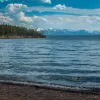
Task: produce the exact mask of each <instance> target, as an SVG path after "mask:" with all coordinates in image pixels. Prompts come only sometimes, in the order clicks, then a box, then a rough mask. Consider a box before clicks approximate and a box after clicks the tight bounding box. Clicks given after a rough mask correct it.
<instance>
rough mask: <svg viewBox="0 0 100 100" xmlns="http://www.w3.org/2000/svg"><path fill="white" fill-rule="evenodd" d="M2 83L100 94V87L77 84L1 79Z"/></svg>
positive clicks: (0, 82)
mask: <svg viewBox="0 0 100 100" xmlns="http://www.w3.org/2000/svg"><path fill="white" fill-rule="evenodd" d="M0 84H4V85H12V86H16V85H17V86H29V87H38V88H43V89H50V90H58V91H66V92H72V93H87V94H96V95H100V88H89V87H77V86H67V85H60V84H52V83H51V84H47V83H42V82H19V81H4V80H0Z"/></svg>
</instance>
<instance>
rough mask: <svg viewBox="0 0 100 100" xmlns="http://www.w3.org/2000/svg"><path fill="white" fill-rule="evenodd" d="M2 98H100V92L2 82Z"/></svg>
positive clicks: (74, 99) (29, 99) (89, 99)
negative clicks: (92, 92) (83, 91)
mask: <svg viewBox="0 0 100 100" xmlns="http://www.w3.org/2000/svg"><path fill="white" fill-rule="evenodd" d="M0 100H100V95H99V94H91V93H82V92H75V91H74V92H72V91H68V90H61V89H55V88H48V87H41V86H35V85H32V84H30V85H28V84H18V83H11V82H9V83H7V82H0Z"/></svg>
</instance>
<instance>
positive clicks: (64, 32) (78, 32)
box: [38, 29, 100, 35]
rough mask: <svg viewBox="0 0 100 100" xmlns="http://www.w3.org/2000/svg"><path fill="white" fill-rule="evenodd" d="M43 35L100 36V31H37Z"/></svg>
mask: <svg viewBox="0 0 100 100" xmlns="http://www.w3.org/2000/svg"><path fill="white" fill-rule="evenodd" d="M38 31H41V32H42V33H43V34H44V35H100V31H86V30H76V31H75V30H69V29H38Z"/></svg>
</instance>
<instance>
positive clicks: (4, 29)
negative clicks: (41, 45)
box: [0, 24, 45, 38]
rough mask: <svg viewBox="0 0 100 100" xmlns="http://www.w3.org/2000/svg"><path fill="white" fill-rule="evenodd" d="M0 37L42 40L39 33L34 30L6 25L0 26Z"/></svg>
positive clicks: (42, 36)
mask: <svg viewBox="0 0 100 100" xmlns="http://www.w3.org/2000/svg"><path fill="white" fill-rule="evenodd" d="M0 36H4V37H13V36H14V37H15V36H19V37H25V38H29V37H30V38H44V37H45V35H43V34H42V33H41V32H39V31H37V30H35V29H27V28H25V27H22V26H13V25H7V24H0Z"/></svg>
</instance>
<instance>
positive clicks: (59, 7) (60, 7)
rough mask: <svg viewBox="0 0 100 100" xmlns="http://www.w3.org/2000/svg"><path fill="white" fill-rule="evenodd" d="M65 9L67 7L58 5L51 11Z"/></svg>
mask: <svg viewBox="0 0 100 100" xmlns="http://www.w3.org/2000/svg"><path fill="white" fill-rule="evenodd" d="M66 8H67V7H66V6H65V4H63V5H61V4H58V5H56V6H55V7H54V8H53V9H55V10H65V9H66Z"/></svg>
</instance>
